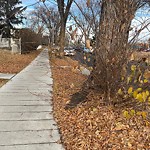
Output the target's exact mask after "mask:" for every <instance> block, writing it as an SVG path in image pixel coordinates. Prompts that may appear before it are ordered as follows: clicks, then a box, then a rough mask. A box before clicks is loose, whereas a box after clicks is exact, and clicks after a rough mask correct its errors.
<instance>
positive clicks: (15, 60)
mask: <svg viewBox="0 0 150 150" xmlns="http://www.w3.org/2000/svg"><path fill="white" fill-rule="evenodd" d="M39 53H40V51H32V52H31V53H28V54H23V55H20V54H11V52H9V51H7V50H2V49H0V73H14V74H16V73H18V72H20V71H21V70H22V69H23V68H25V67H26V66H27V65H28V64H29V63H30V62H31V61H32V60H33V59H34V58H35V57H36V56H37V55H38V54H39ZM7 81H8V80H3V79H0V87H1V86H2V85H4V84H5V83H6V82H7Z"/></svg>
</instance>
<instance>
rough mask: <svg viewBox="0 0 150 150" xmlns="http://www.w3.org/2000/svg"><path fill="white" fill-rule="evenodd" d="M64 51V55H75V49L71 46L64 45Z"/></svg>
mask: <svg viewBox="0 0 150 150" xmlns="http://www.w3.org/2000/svg"><path fill="white" fill-rule="evenodd" d="M64 53H65V56H74V55H75V50H74V49H73V48H71V47H65V48H64Z"/></svg>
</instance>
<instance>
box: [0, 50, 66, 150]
mask: <svg viewBox="0 0 150 150" xmlns="http://www.w3.org/2000/svg"><path fill="white" fill-rule="evenodd" d="M52 84H53V80H52V78H51V72H50V66H49V58H48V50H47V49H45V50H44V51H42V52H41V53H40V55H39V56H38V57H37V58H36V59H35V60H34V61H33V62H32V63H31V64H30V65H29V66H28V67H26V68H25V69H24V70H23V71H21V72H20V73H19V74H17V75H16V76H15V77H14V78H12V79H11V80H10V81H9V82H7V83H6V84H5V85H4V86H3V87H2V88H0V150H63V149H64V148H63V146H62V145H61V144H59V143H60V135H59V132H58V128H57V125H56V122H55V121H54V119H53V115H52V105H51V104H52V102H51V100H52Z"/></svg>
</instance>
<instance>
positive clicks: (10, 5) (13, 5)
mask: <svg viewBox="0 0 150 150" xmlns="http://www.w3.org/2000/svg"><path fill="white" fill-rule="evenodd" d="M21 3H22V2H21V1H20V0H0V34H2V36H3V37H11V33H10V30H11V29H15V28H14V25H18V24H21V23H22V19H23V18H24V17H23V15H22V6H19V4H21Z"/></svg>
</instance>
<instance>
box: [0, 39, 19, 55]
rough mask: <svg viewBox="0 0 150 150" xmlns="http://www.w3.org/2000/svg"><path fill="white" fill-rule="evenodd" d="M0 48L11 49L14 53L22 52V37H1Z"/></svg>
mask: <svg viewBox="0 0 150 150" xmlns="http://www.w3.org/2000/svg"><path fill="white" fill-rule="evenodd" d="M0 48H2V49H4V48H5V49H8V50H11V51H12V53H19V54H21V53H22V52H21V39H14V38H1V37H0Z"/></svg>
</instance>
